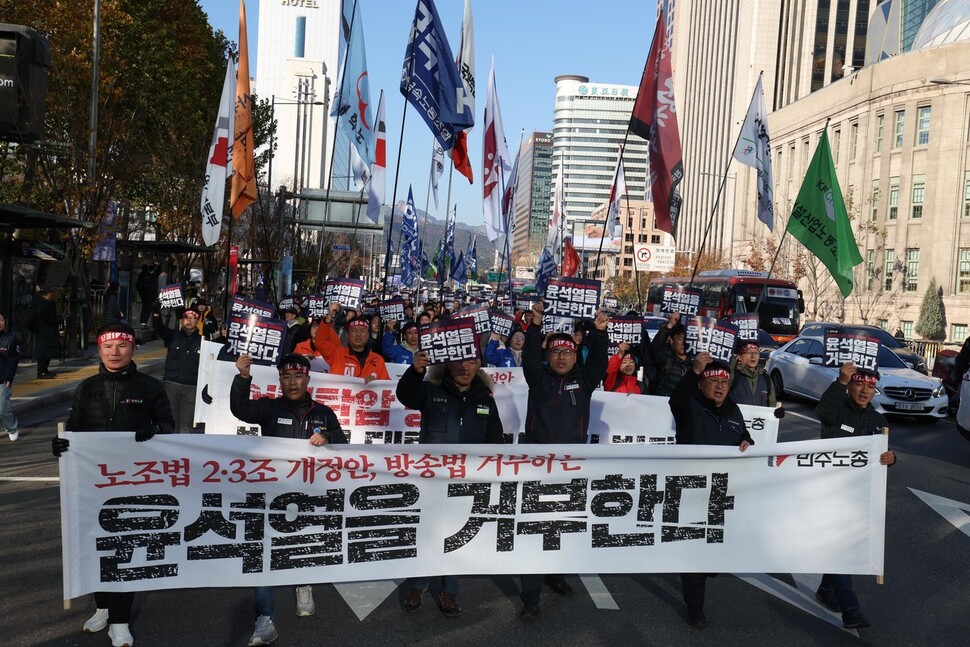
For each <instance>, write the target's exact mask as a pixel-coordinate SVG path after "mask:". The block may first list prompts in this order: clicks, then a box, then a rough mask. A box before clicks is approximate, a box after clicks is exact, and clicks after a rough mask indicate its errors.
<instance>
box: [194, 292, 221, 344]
mask: <svg viewBox="0 0 970 647" xmlns="http://www.w3.org/2000/svg"><path fill="white" fill-rule="evenodd" d="M195 309H196V311H198V313H199V333H201V334H202V338H203V339H211V338H212V337H213V336H215V335H216V334H217V333H218V332H219V320H218V319H216V315H215V314H214V313H213V312H212V307H211V306H210V305H209V302H208V301H206V300H205V299H196V301H195Z"/></svg>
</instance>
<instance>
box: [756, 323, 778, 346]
mask: <svg viewBox="0 0 970 647" xmlns="http://www.w3.org/2000/svg"><path fill="white" fill-rule="evenodd" d="M758 345H759V346H761V347H762V348H764V347H768V348H777V347H778V342H776V341H775V340H774V338H773V337H772V336H771V335H769V334H768V333H767V332H765V331H764V330H762V329H761V328H759V329H758Z"/></svg>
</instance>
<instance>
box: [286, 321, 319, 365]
mask: <svg viewBox="0 0 970 647" xmlns="http://www.w3.org/2000/svg"><path fill="white" fill-rule="evenodd" d="M319 327H320V320H319V319H316V320H314V321H311V322H310V335H309V337H307V338H306V339H305V340H303V341H301V342H300V343H299V344H297V345H296V348H294V349H293V352H294V353H296V354H297V355H303V356H304V357H306V358H307V359H311V360H312V359H313V358H314V357H322V355H320V351H319V349H317V342H316V338H317V328H319Z"/></svg>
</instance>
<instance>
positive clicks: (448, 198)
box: [429, 149, 458, 286]
mask: <svg viewBox="0 0 970 647" xmlns="http://www.w3.org/2000/svg"><path fill="white" fill-rule="evenodd" d="M452 150H454V149H452ZM450 167H451V168H449V169H448V195H447V196H446V197H445V243H446V244H447V242H448V212H449V211H450V210H451V179H452V178H453V177H454V175H455V165H454V163H452V164H451V165H450ZM429 179H430V178H429ZM455 220H456V221H457V220H458V205H457V204H456V205H455ZM452 247H454V241H452ZM444 252H445V250H444V249H442V251H441V253H442V254H444ZM443 260H444V259H442V261H443ZM448 273H449V274H450V273H451V263H448ZM444 284H445V278H444V277H443V276H439V277H438V285H439V286H444Z"/></svg>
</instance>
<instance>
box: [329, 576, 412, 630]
mask: <svg viewBox="0 0 970 647" xmlns="http://www.w3.org/2000/svg"><path fill="white" fill-rule="evenodd" d="M403 581H404V580H373V581H370V582H340V583H335V584H334V585H333V588H335V589H337V593H339V594H340V597H342V598H343V599H344V602H346V603H347V606H348V607H350V608H351V610H352V611H353V612H354V614H355V615H356V616H357V619H358V620H363V619H364V618H366V617H367V616H368V615H370V613H371V612H372V611H373V610H374V609H376V608H377V607H379V606H381V604H382V603H383V602H384V600H386V599H387V598H389V597H390V596H391V595H392V594H393V593H394V592H395V591H397V587H399V586H400V585H401V583H402V582H403Z"/></svg>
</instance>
